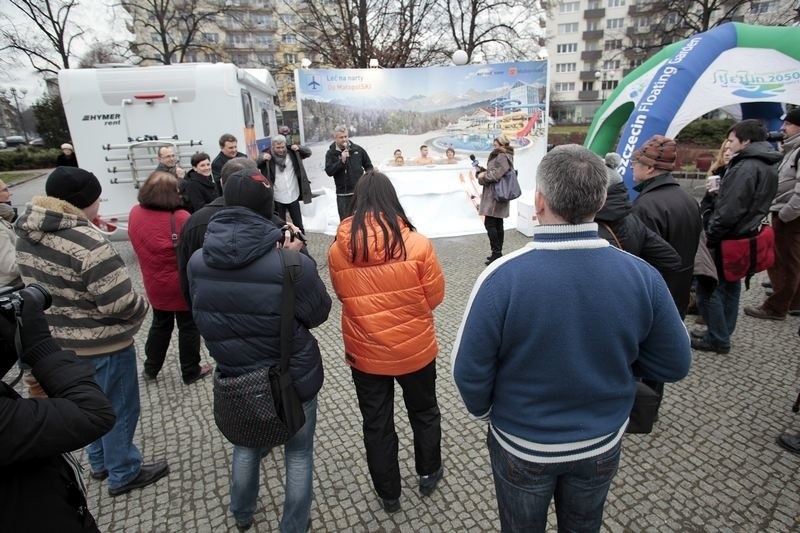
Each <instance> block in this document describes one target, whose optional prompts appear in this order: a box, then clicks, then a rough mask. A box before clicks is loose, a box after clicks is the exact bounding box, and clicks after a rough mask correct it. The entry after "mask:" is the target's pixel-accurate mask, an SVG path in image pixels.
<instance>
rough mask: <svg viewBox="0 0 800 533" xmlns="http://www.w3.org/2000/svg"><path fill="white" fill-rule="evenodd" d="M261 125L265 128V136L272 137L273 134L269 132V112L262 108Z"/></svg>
mask: <svg viewBox="0 0 800 533" xmlns="http://www.w3.org/2000/svg"><path fill="white" fill-rule="evenodd" d="M261 125H262V126H263V127H264V136H265V137H272V132H271V131H269V112H268V111H267V110H266V109H265V108H264V107H262V108H261Z"/></svg>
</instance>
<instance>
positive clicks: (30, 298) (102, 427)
mask: <svg viewBox="0 0 800 533" xmlns="http://www.w3.org/2000/svg"><path fill="white" fill-rule="evenodd" d="M47 298H49V294H47V293H46V292H44V291H43V290H42V289H41V288H40V287H36V286H30V287H27V288H25V289H23V290H21V291H18V292H16V293H12V294H5V295H2V296H0V375H3V376H4V375H5V374H6V372H8V371H9V369H10V368H11V367H12V366H13V365H14V364H15V363H16V362H17V355H16V354H17V347H16V334H17V331H16V329H17V328H16V321H17V318H21V319H22V324H21V326H20V327H19V331H18V333H19V339H20V344H21V358H20V361H21V362H22V364H23V365H26V366H27V367H29V368H31V369H32V372H33V375H34V376H35V377H36V379H37V380H38V381H39V384H40V385H41V387H42V388H43V389H44V391H45V392H46V393H47V396H48V397H47V398H43V399H39V398H37V399H27V400H26V399H23V398H21V397H20V395H19V394H17V393H16V392H15V391H14V389H13V388H12V387H11V386H10V385H8V384H6V383H4V382H3V383H0V435H1V437H0V479H2V482H1V483H0V501H2V505H0V531H9V532H11V531H14V532H25V531H31V532H39V531H60V532H80V531H84V532H89V531H99V530H98V528H97V525H96V524H95V520H94V518H93V517H92V515H91V513H90V512H89V510H88V507H87V503H86V494H85V489H84V486H83V481H82V480H81V476H80V473H79V469H80V467H79V466H78V464H77V462H76V461H75V459H73V458H72V456H71V455H70V454H69V452H70V451H72V450H76V449H78V448H81V447H83V446H86V445H87V444H89V443H90V442H92V441H93V440H95V439H98V438H100V437H101V436H102V435H104V434H105V433H107V432H108V431H109V430H110V429H111V428H112V426H113V425H114V420H115V416H114V410H113V408H112V407H111V403H110V402H109V401H108V398H106V396H105V394H103V391H102V390H101V389H100V387H99V386H98V385H97V383H96V382H95V380H94V368H93V367H92V365H90V364H88V363H86V362H85V361H80V360H79V359H78V358H77V357H75V354H74V353H73V352H71V351H66V350H62V349H61V348H60V347H59V345H58V343H56V341H55V340H53V337H51V336H50V330H49V327H48V325H47V321H46V320H45V317H44V313H43V312H42V310H43V308H44V307H46V306H47V305H49V303H46V299H47ZM16 309H19V313H17V312H16Z"/></svg>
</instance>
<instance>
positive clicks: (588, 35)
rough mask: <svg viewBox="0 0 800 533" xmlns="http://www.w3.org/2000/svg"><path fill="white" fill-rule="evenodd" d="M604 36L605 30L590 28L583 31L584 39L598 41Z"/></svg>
mask: <svg viewBox="0 0 800 533" xmlns="http://www.w3.org/2000/svg"><path fill="white" fill-rule="evenodd" d="M602 38H603V30H590V31H585V32H583V40H584V41H597V40H599V39H602Z"/></svg>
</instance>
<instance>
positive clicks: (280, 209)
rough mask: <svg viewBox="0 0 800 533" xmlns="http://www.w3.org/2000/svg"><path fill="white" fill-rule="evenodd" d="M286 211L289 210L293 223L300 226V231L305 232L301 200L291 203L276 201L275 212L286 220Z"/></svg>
mask: <svg viewBox="0 0 800 533" xmlns="http://www.w3.org/2000/svg"><path fill="white" fill-rule="evenodd" d="M286 211H289V216H290V217H291V219H292V224H294V225H295V226H297V227H298V228H300V231H302V232H303V233H305V232H306V230H305V228H303V213H302V212H300V200H299V199H297V200H295V201H294V202H292V203H290V204H282V203H280V202H275V214H276V215H278V216H279V217H281V218H282V219H283V220H286ZM287 222H288V221H287Z"/></svg>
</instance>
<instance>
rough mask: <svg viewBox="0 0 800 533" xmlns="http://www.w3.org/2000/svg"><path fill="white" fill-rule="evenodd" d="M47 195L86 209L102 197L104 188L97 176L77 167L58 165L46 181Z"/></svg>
mask: <svg viewBox="0 0 800 533" xmlns="http://www.w3.org/2000/svg"><path fill="white" fill-rule="evenodd" d="M44 190H45V192H46V193H47V196H52V197H54V198H59V199H61V200H64V201H66V202H69V203H71V204H72V205H74V206H75V207H77V208H78V209H85V208H87V207H89V206H90V205H92V204H93V203H94V202H95V200H97V199H98V198H100V193H101V192H103V188H102V187H101V186H100V181H99V180H98V179H97V177H96V176H95V175H94V174H92V173H91V172H89V171H88V170H83V169H82V168H77V167H56V169H55V170H54V171H53V172H51V173H50V175H49V176H48V177H47V182H45V185H44Z"/></svg>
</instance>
